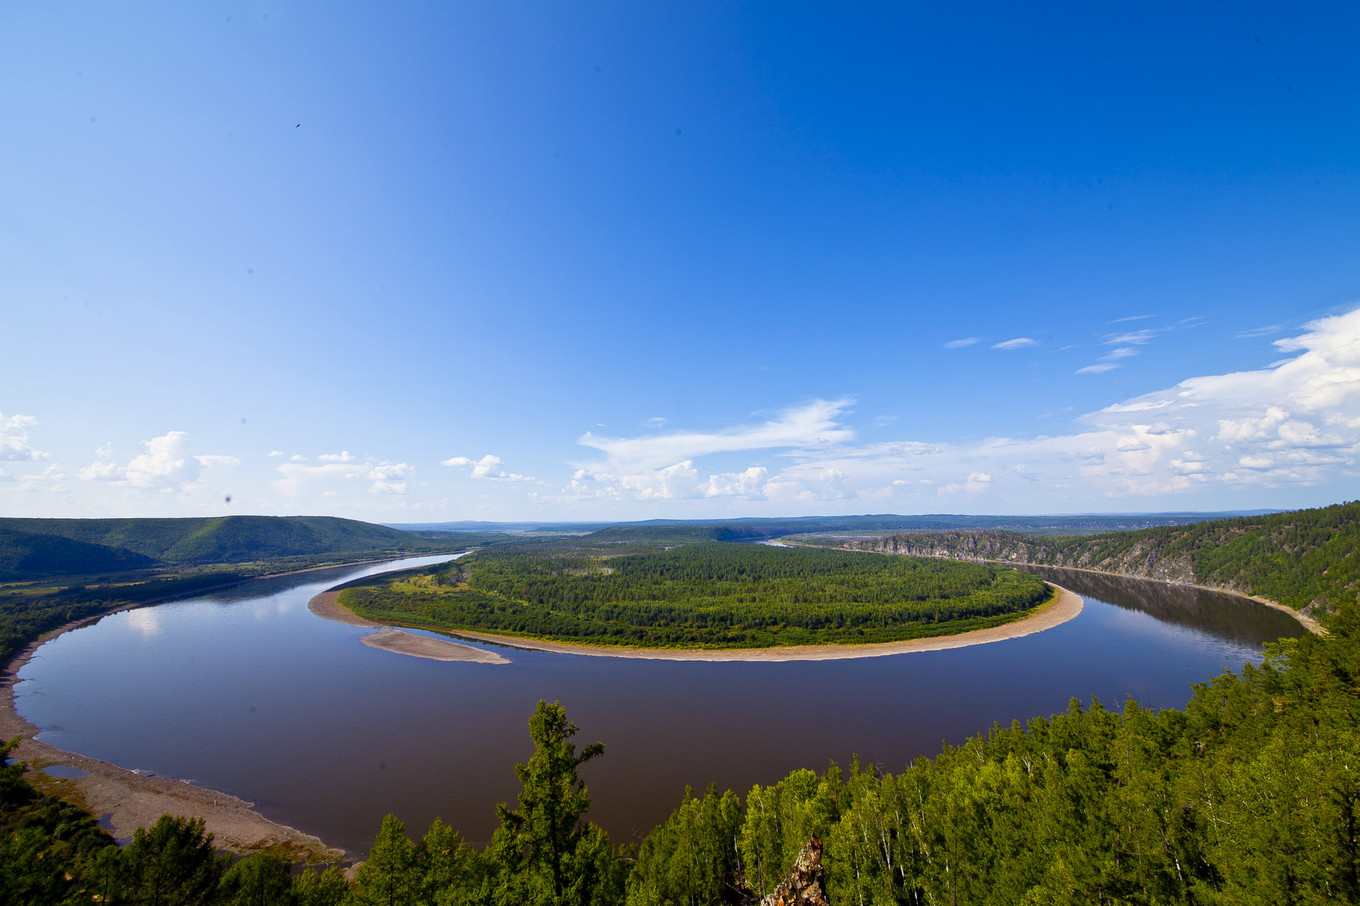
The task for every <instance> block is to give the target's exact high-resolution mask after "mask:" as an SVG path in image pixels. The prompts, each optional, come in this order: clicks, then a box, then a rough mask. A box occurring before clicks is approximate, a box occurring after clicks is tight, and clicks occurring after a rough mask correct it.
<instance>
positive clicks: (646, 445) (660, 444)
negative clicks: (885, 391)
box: [577, 399, 854, 471]
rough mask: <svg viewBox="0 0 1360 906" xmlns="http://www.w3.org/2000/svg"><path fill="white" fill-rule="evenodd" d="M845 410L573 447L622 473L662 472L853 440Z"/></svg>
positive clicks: (819, 406) (810, 408)
mask: <svg viewBox="0 0 1360 906" xmlns="http://www.w3.org/2000/svg"><path fill="white" fill-rule="evenodd" d="M850 404H851V401H850V400H848V399H841V400H814V401H813V402H811V403H808V404H806V405H804V406H799V407H796V408H793V409H788V410H786V411H784V412H783V413H781V414H780V415H779V416H778V417H777V418H773V419H770V420H769V421H764V422H759V423H757V424H752V425H741V426H739V427H736V428H730V429H728V430H725V431H714V432H697V431H689V432H685V431H678V432H672V433H669V434H652V435H647V436H644V437H632V438H608V437H598V436H596V435H595V434H593V433H591V432H586V433H585V434H583V435H582V436H581V437H580V439H578V440H577V443H579V444H581V445H582V446H586V447H593V448H594V449H596V450H599V451H600V452H602V453H604V454H605V458H606V460H607V462H608V463H609V464H610V465H611V466H613V467H615V468H623V469H624V470H626V471H633V470H637V471H640V470H644V469H656V468H662V467H665V466H669V465H672V464H674V463H677V462H680V461H682V460H686V459H695V458H697V457H700V456H706V455H709V454H712V453H736V452H741V451H745V450H770V449H781V448H790V447H818V446H825V445H827V444H833V443H841V442H843V441H847V440H850V439H851V438H852V437H853V436H854V432H853V431H851V430H850V429H849V428H848V427H846V426H845V425H842V424H840V423H839V422H838V421H837V419H838V418H839V417H840V415H841V414H842V413H843V412H844V411H845V410H846V409H848V408H849V406H850Z"/></svg>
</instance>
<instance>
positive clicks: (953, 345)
mask: <svg viewBox="0 0 1360 906" xmlns="http://www.w3.org/2000/svg"><path fill="white" fill-rule="evenodd" d="M981 342H982V337H961V338H960V339H957V340H950V341H949V342H948V343H945V344H944V348H945V349H963V348H964V347H965V346H972V345H973V344H974V343H981Z"/></svg>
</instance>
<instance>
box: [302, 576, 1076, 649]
mask: <svg viewBox="0 0 1360 906" xmlns="http://www.w3.org/2000/svg"><path fill="white" fill-rule="evenodd" d="M1048 584H1049V587H1050V588H1052V589H1053V592H1054V594H1053V599H1052V600H1050V601H1049V602H1048V603H1047V604H1045V605H1043V606H1042V607H1040V608H1039V609H1037V610H1035V611H1034V612H1033V613H1031V614H1029V615H1028V616H1025V617H1022V618H1020V619H1018V620H1016V621H1015V622H1013V623H1007V624H1005V625H1004V626H993V627H991V628H989V629H975V630H973V631H972V632H961V633H958V634H957V635H946V636H937V637H935V638H928V639H907V640H905V641H901V642H879V643H875V644H871V645H792V646H785V647H781V648H625V647H622V646H620V647H617V648H615V647H611V646H608V645H583V644H578V643H575V642H553V641H547V640H545V639H529V638H521V637H519V636H509V635H495V634H493V633H489V632H471V631H469V630H465V629H447V630H444V631H445V632H448V633H449V634H450V635H453V636H456V637H458V638H463V639H472V640H474V641H478V642H490V643H492V644H495V645H505V646H507V647H510V648H521V649H527V650H532V651H552V652H556V653H559V654H582V655H588V656H590V657H625V658H638V659H642V660H653V661H759V662H765V663H778V662H783V661H841V660H850V659H852V658H862V657H886V656H888V655H894V654H911V653H913V652H918V651H947V650H949V649H951V648H966V647H968V646H970V645H986V644H988V643H989V642H1004V641H1006V640H1008V639H1019V638H1023V637H1024V636H1027V635H1033V634H1034V633H1036V632H1043V631H1044V630H1045V629H1052V628H1053V627H1054V626H1060V625H1062V624H1063V623H1066V622H1067V621H1068V620H1071V619H1073V618H1075V617H1076V616H1077V615H1078V614H1079V613H1081V607H1082V597H1081V595H1079V594H1076V593H1075V592H1072V591H1068V590H1067V589H1066V588H1062V587H1060V586H1057V585H1054V584H1053V583H1051V582H1050V583H1048ZM336 597H337V596H336V593H335V592H326V593H324V594H320V595H317V596H316V597H315V598H313V599H312V601H311V603H310V604H308V607H309V608H310V609H311V611H312V612H313V613H315V614H316V615H317V616H321V617H325V618H326V619H330V620H339V621H340V622H342V623H349V624H350V625H352V626H378V625H381V624H378V623H374V622H372V621H369V620H365V619H363V618H361V617H358V616H356V615H355V614H354V613H353V612H352V611H350V610H348V609H346V608H345V607H342V606H341V605H340V603H339V601H338V600H337V599H336ZM323 599H325V600H323ZM432 641H433V640H432ZM365 642H366V643H367V639H365Z"/></svg>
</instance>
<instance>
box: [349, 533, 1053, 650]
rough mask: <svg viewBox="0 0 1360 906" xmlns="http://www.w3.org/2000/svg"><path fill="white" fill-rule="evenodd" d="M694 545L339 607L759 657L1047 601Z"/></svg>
mask: <svg viewBox="0 0 1360 906" xmlns="http://www.w3.org/2000/svg"><path fill="white" fill-rule="evenodd" d="M600 534H602V535H603V534H605V533H600ZM591 537H592V539H594V538H595V536H591ZM691 537H692V534H691V533H688V532H683V533H674V532H671V533H668V535H667V540H668V541H669V542H671V543H661V542H658V541H656V540H654V538H653V537H651V536H644V538H645V540H639V539H638V537H637V533H636V532H631V533H629V535H627V536H625V540H623V541H622V542H621V546H608V545H605V544H601V543H598V542H597V543H596V544H593V545H591V546H582V545H581V544H579V543H573V544H570V545H563V544H558V545H534V546H529V547H512V548H506V547H499V548H495V549H492V550H485V551H481V552H477V553H474V554H471V555H469V556H467V557H464V558H462V559H460V560H457V561H454V562H453V563H450V564H441V565H439V566H436V567H429V568H426V569H424V570H420V571H417V572H415V573H414V574H411V573H408V574H404V575H401V576H398V577H395V578H393V577H388V576H382V577H375V578H373V579H371V580H369V579H366V580H360V581H358V582H356V583H352V584H351V585H350V586H348V587H347V588H345V589H344V590H343V591H341V592H340V598H339V600H340V603H341V604H342V605H344V606H345V607H347V608H349V609H350V610H352V611H354V612H355V613H357V614H358V615H359V616H362V617H364V618H366V619H370V620H376V621H380V622H388V623H401V624H405V625H412V626H421V627H427V628H433V629H441V630H458V629H464V630H477V631H483V632H492V633H501V634H506V635H517V636H530V637H535V638H548V639H553V640H557V641H569V642H579V643H586V644H593V645H614V646H641V647H650V648H765V647H771V646H777V645H819V644H835V643H871V642H893V641H900V640H903V639H912V638H920V637H923V636H934V635H945V634H954V633H959V632H966V631H968V630H972V629H982V628H986V627H990V626H997V625H1000V624H1002V623H1006V622H1009V621H1011V620H1014V619H1016V618H1017V617H1019V616H1021V615H1023V614H1024V613H1025V612H1026V611H1029V610H1031V609H1033V608H1035V607H1038V606H1039V605H1041V604H1043V603H1045V602H1046V601H1048V600H1049V598H1050V597H1051V591H1050V589H1049V588H1048V587H1047V586H1046V585H1045V584H1044V583H1043V581H1042V580H1040V579H1038V578H1037V577H1035V576H1031V575H1028V574H1026V573H1021V572H1017V571H1015V570H1012V569H1009V568H1006V567H998V566H994V565H988V564H977V563H957V562H951V561H946V560H925V559H907V558H899V557H884V556H882V555H879V554H864V553H853V552H845V551H830V550H812V549H804V548H781V547H767V546H762V545H749V544H726V543H720V542H704V541H690V540H689V539H690V538H691ZM677 539H683V540H677ZM686 542H688V543H686ZM672 543H673V544H674V545H675V546H671V544H672Z"/></svg>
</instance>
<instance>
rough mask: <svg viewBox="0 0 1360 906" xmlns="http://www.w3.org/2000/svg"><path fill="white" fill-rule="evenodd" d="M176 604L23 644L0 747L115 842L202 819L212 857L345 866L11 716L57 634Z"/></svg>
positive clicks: (238, 803)
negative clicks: (168, 818)
mask: <svg viewBox="0 0 1360 906" xmlns="http://www.w3.org/2000/svg"><path fill="white" fill-rule="evenodd" d="M401 559H405V558H404V557H394V558H378V559H373V560H363V561H360V562H357V563H343V564H336V565H332V566H313V567H307V568H305V569H299V570H292V571H285V572H279V573H270V574H268V575H262V576H252V577H251V578H248V579H241V580H237V581H233V582H226V583H223V584H221V585H214V586H211V587H209V588H203V589H198V590H196V591H195V592H194V594H195V595H199V594H210V593H211V592H213V591H218V590H221V589H223V588H229V587H233V586H236V585H243V584H245V583H248V582H252V581H255V580H256V579H274V578H278V577H280V576H289V575H298V574H302V573H309V572H318V571H321V570H326V569H343V568H345V567H348V566H366V565H371V564H373V563H385V562H389V561H390V560H401ZM182 597H183V596H172V597H169V598H157V599H153V600H150V601H139V602H137V603H133V604H126V605H123V606H120V607H114V608H111V609H110V610H107V611H105V612H103V613H99V614H94V615H93V616H88V617H84V618H82V619H79V620H72V621H71V622H69V623H66V624H64V625H62V626H59V627H57V628H56V629H53V630H50V631H48V632H45V633H43V634H42V635H41V636H39V637H38V638H37V639H35V640H33V641H32V642H30V643H29V644H28V645H26V646H25V647H24V649H23V650H22V651H20V652H19V653H18V654H16V655H15V656H14V657H13V658H11V659H10V661H9V663H8V664H6V665H5V666H4V671H3V673H0V741H5V742H8V741H10V740H12V739H15V738H17V739H18V740H19V744H18V746H16V747H15V748H14V749H13V751H12V753H11V754H12V757H13V758H15V759H16V760H19V761H23V762H25V764H26V765H27V766H28V774H29V775H30V780H31V781H33V782H34V784H35V786H37V787H38V788H39V789H42V790H44V791H46V792H50V793H53V794H54V795H59V796H61V797H62V798H64V799H67V800H70V801H73V802H75V803H76V804H78V805H80V806H81V807H82V808H84V809H86V810H87V811H89V812H91V813H92V814H93V815H94V816H95V817H97V818H99V819H100V823H101V824H102V825H103V826H104V827H105V829H107V830H109V831H110V832H111V833H112V834H113V835H114V837H116V838H118V839H119V840H127V839H131V837H132V834H133V832H134V831H135V830H136V829H137V828H139V827H150V826H151V825H152V824H155V823H156V820H157V819H159V818H160V816H161V815H178V816H180V817H185V818H202V819H203V823H204V827H205V829H206V830H207V831H208V832H210V833H211V834H212V835H213V842H214V844H215V845H216V846H217V848H219V849H225V850H229V851H231V852H235V853H249V852H254V851H256V850H260V849H265V848H268V847H272V846H278V847H283V848H285V849H286V850H288V851H290V852H292V853H294V854H295V856H296V857H297V858H299V859H302V860H310V861H316V860H320V861H326V862H345V861H348V860H349V859H350V856H349V854H348V853H346V852H345V851H344V850H341V849H338V848H336V847H333V846H328V845H326V843H325V841H323V840H322V839H321V838H320V837H317V836H315V835H313V834H307V833H304V832H302V831H300V830H298V829H297V828H294V827H289V826H288V825H286V824H280V823H279V822H277V821H272V820H270V819H269V818H266V817H265V816H264V815H261V814H260V813H259V812H257V811H255V809H254V806H255V803H253V802H247V801H246V800H244V799H240V798H238V797H236V796H233V795H231V794H230V793H223V792H221V791H219V790H213V789H209V788H207V787H202V786H198V785H196V784H193V783H189V782H188V781H184V780H174V779H172V778H169V777H160V776H157V775H154V774H141V773H138V772H137V771H133V770H129V769H128V768H124V767H120V766H118V765H116V764H113V763H111V762H107V761H102V760H100V759H98V758H91V757H90V756H88V755H81V754H80V753H78V752H69V751H67V750H65V749H60V748H57V747H56V746H54V745H52V744H50V743H46V742H42V741H41V740H39V739H38V738H37V737H38V733H39V732H40V730H39V728H38V727H36V726H34V725H33V724H32V723H30V722H29V721H28V720H27V719H26V718H25V717H24V716H23V715H22V714H20V713H19V709H18V705H17V702H16V701H15V695H14V687H15V686H16V685H18V683H19V681H20V680H19V671H20V670H22V669H23V667H24V665H25V664H27V663H28V662H29V661H30V660H31V659H32V658H33V655H34V654H36V653H37V651H38V649H39V648H41V647H42V646H43V645H44V644H46V643H47V642H49V641H51V640H52V639H54V638H56V637H57V636H59V635H62V634H63V633H66V632H70V631H71V630H73V629H79V628H80V627H82V626H87V625H90V624H93V623H97V622H98V621H100V620H102V619H104V617H106V616H109V615H111V614H115V613H122V612H123V611H127V610H136V609H138V608H142V607H153V606H155V605H157V604H164V603H166V602H168V601H172V600H179V599H181V598H182ZM44 767H64V768H73V769H75V770H76V771H79V772H81V773H83V774H84V776H81V777H70V778H53V777H51V776H50V775H47V774H42V776H41V778H39V777H36V776H33V775H35V774H41V772H42V769H43V768H44Z"/></svg>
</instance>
